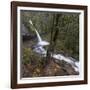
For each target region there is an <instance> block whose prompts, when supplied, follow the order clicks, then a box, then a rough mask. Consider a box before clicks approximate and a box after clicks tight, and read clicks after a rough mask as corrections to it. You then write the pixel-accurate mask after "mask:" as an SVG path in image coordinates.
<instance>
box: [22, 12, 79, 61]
mask: <svg viewBox="0 0 90 90" xmlns="http://www.w3.org/2000/svg"><path fill="white" fill-rule="evenodd" d="M57 17H58V20H56V21H55V18H57ZM30 19H31V20H32V22H33V24H34V26H35V28H36V29H37V31H38V32H39V33H40V34H41V33H46V34H43V35H41V37H42V39H44V40H46V41H49V42H51V41H52V39H51V35H52V33H51V32H53V35H52V38H54V35H55V32H56V27H57V28H58V30H59V31H58V35H56V36H57V38H56V41H55V46H54V52H55V53H60V52H63V53H66V54H68V55H69V56H72V57H74V58H76V59H79V14H78V13H66V12H64V13H63V12H60V13H57V12H56V13H55V12H54V13H53V12H35V11H21V22H22V23H23V24H24V25H25V26H26V27H27V28H28V30H29V32H30V34H32V35H36V33H35V32H34V30H33V28H32V26H31V25H30V24H29V20H30ZM53 20H54V22H53ZM55 25H56V26H55ZM32 42H33V41H32ZM31 53H32V52H31ZM36 57H37V56H36ZM28 59H29V58H27V61H28Z"/></svg>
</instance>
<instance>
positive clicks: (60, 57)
mask: <svg viewBox="0 0 90 90" xmlns="http://www.w3.org/2000/svg"><path fill="white" fill-rule="evenodd" d="M29 23H30V24H31V25H32V26H33V23H32V21H31V20H29ZM33 28H34V26H33ZM34 30H35V32H36V35H37V39H38V43H37V45H36V46H35V48H34V50H33V51H35V52H36V53H39V54H44V56H46V52H47V51H46V50H45V49H44V47H43V46H46V45H49V42H47V41H43V40H42V38H41V36H40V35H39V33H38V31H37V30H36V28H34ZM52 57H53V58H55V59H57V60H64V61H65V62H67V63H69V64H71V66H72V67H73V68H74V70H75V71H76V72H79V71H80V70H79V66H80V63H79V62H78V61H77V60H73V58H72V57H65V56H63V55H62V54H53V55H52Z"/></svg>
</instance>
